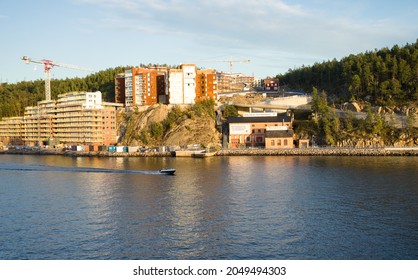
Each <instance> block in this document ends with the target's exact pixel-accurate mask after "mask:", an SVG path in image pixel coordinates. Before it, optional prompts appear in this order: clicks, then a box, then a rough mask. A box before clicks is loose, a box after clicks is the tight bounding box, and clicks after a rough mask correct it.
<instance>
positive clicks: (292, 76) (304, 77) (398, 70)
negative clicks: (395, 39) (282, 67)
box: [277, 40, 418, 106]
mask: <svg viewBox="0 0 418 280" xmlns="http://www.w3.org/2000/svg"><path fill="white" fill-rule="evenodd" d="M277 77H278V78H279V79H280V84H281V85H282V86H286V87H288V88H291V89H299V90H302V91H305V92H310V91H311V89H312V87H316V88H318V89H320V90H324V91H325V92H326V93H327V95H328V97H329V98H330V99H331V100H334V101H349V100H359V99H360V100H366V101H369V102H370V103H372V104H373V105H379V106H399V105H405V104H410V103H411V102H417V100H418V40H417V41H416V42H415V43H414V44H407V45H405V46H404V47H399V46H397V45H395V46H394V47H392V48H391V49H389V48H383V49H381V50H374V51H370V52H366V53H361V54H358V55H350V56H347V57H345V58H343V59H341V60H340V61H337V60H336V59H334V60H332V61H326V62H322V63H315V64H314V65H313V66H302V67H300V68H298V69H289V71H288V72H287V73H286V74H284V75H278V76H277Z"/></svg>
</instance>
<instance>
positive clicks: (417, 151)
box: [0, 147, 418, 157]
mask: <svg viewBox="0 0 418 280" xmlns="http://www.w3.org/2000/svg"><path fill="white" fill-rule="evenodd" d="M0 154H19V155H62V156H70V157H171V156H173V155H172V153H171V152H135V153H117V152H107V151H102V152H80V151H62V150H56V149H41V150H7V151H0ZM215 156H418V147H405V148H395V147H385V148H309V149H223V150H219V151H218V152H216V154H215Z"/></svg>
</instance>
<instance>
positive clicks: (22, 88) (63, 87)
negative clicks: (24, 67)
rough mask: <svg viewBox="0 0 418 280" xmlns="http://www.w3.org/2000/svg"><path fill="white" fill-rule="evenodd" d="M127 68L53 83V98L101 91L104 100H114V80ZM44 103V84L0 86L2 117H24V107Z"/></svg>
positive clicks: (57, 80) (3, 84) (25, 83)
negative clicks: (68, 94)
mask: <svg viewBox="0 0 418 280" xmlns="http://www.w3.org/2000/svg"><path fill="white" fill-rule="evenodd" d="M125 68H126V67H116V68H109V69H106V70H103V71H99V72H97V73H94V74H91V75H88V76H86V77H85V78H71V79H68V78H67V79H52V80H51V98H52V99H57V97H58V95H59V94H62V93H67V92H72V91H101V92H102V94H103V99H104V100H105V101H108V102H114V100H115V77H116V75H117V74H118V73H121V72H123V71H124V69H125ZM44 99H45V82H44V80H36V81H23V82H18V83H16V84H8V83H2V84H0V117H11V116H23V112H24V110H25V107H27V106H36V105H37V102H38V101H41V100H44Z"/></svg>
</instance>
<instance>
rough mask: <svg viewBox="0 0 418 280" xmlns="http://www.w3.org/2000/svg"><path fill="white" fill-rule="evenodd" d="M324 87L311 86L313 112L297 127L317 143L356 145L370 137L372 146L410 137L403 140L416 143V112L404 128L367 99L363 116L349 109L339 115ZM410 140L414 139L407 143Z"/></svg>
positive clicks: (390, 144) (298, 122)
mask: <svg viewBox="0 0 418 280" xmlns="http://www.w3.org/2000/svg"><path fill="white" fill-rule="evenodd" d="M327 99H328V98H327V94H326V93H325V91H322V92H321V93H319V92H318V90H317V89H316V88H315V87H314V88H313V89H312V116H311V117H310V118H309V120H305V121H297V122H296V127H295V131H296V133H297V134H298V135H300V136H302V137H306V136H309V138H310V139H312V141H313V142H314V143H315V144H317V145H330V146H347V145H349V146H355V145H357V143H358V142H363V143H364V140H366V141H367V140H368V141H369V144H367V145H372V146H376V145H378V146H384V145H386V146H392V145H395V143H397V142H399V140H400V138H402V137H403V138H404V139H408V140H407V141H405V142H406V143H404V144H411V143H413V141H414V139H416V135H417V131H418V130H417V128H415V127H414V121H415V116H414V115H413V114H410V115H408V116H407V117H406V126H405V127H403V128H401V129H396V128H395V127H394V119H391V120H390V121H387V120H386V119H385V116H384V114H382V113H381V112H380V113H379V112H378V111H373V110H372V107H371V105H370V104H369V103H367V105H366V108H365V112H366V117H365V118H364V119H357V118H356V117H355V116H354V113H353V112H351V111H349V112H347V115H346V116H345V117H339V116H338V115H337V113H336V111H335V110H334V109H333V108H332V107H331V106H330V105H329V103H328V101H327ZM408 141H409V142H411V143H408Z"/></svg>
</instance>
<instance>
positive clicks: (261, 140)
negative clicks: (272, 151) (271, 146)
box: [228, 113, 293, 148]
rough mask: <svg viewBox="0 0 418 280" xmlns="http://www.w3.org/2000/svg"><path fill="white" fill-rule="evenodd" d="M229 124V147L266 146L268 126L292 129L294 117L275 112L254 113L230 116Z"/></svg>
mask: <svg viewBox="0 0 418 280" xmlns="http://www.w3.org/2000/svg"><path fill="white" fill-rule="evenodd" d="M228 125H229V137H228V140H229V141H228V142H229V148H247V147H266V133H267V131H268V128H269V127H279V126H280V127H287V128H288V129H289V130H290V129H291V128H292V118H291V117H290V116H277V114H274V113H261V114H257V113H254V114H247V115H244V117H229V118H228ZM271 130H273V129H272V128H271ZM292 144H293V141H292Z"/></svg>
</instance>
